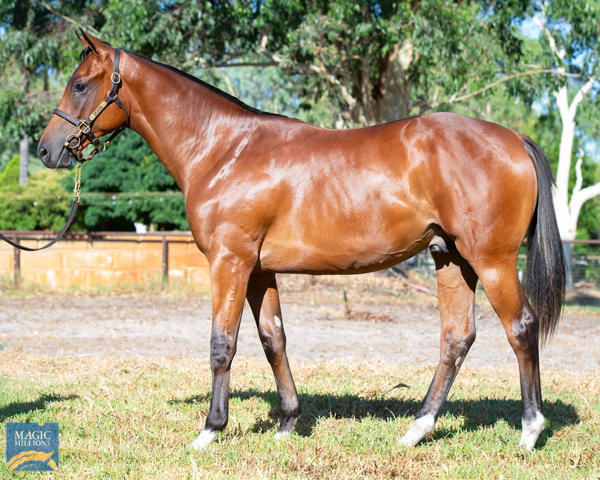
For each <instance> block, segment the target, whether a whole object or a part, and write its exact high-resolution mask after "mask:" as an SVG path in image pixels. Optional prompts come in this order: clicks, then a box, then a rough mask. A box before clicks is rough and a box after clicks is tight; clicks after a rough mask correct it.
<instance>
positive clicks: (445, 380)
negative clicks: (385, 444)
mask: <svg viewBox="0 0 600 480" xmlns="http://www.w3.org/2000/svg"><path fill="white" fill-rule="evenodd" d="M432 250H433V249H432ZM432 256H433V259H434V260H435V267H436V273H437V283H438V302H439V309H440V318H441V335H440V361H439V363H438V367H437V370H436V371H435V375H434V377H433V381H432V382H431V386H430V387H429V390H428V392H427V395H426V396H425V400H424V401H423V405H422V406H421V409H420V410H419V412H418V413H417V415H416V416H415V421H414V422H413V424H412V425H411V427H410V429H409V430H408V432H407V433H406V435H404V436H403V437H402V439H401V440H400V443H402V444H404V445H416V444H417V443H419V442H420V441H421V439H422V438H423V437H424V436H425V435H426V434H427V433H429V432H431V431H432V430H433V427H434V425H435V421H436V418H437V416H438V415H439V413H440V410H441V408H442V405H443V404H444V402H445V401H446V397H447V396H448V391H449V390H450V387H451V386H452V382H453V381H454V378H455V377H456V374H457V373H458V370H459V368H460V366H461V364H462V362H463V360H464V359H465V356H466V355H467V352H468V351H469V348H470V347H471V345H472V344H473V342H474V341H475V317H474V306H475V288H476V286H477V276H476V275H475V273H474V272H473V270H472V269H471V267H470V266H469V264H468V263H467V262H466V260H465V259H464V258H462V257H461V256H460V254H459V253H458V251H457V250H456V247H455V246H454V245H451V246H450V247H449V251H448V252H443V251H441V249H436V250H435V251H432Z"/></svg>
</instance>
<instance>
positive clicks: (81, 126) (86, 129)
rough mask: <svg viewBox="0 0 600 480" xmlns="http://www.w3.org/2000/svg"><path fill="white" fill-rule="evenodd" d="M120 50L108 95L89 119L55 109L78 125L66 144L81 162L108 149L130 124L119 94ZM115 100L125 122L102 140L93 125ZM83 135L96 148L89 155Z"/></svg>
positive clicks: (68, 120) (63, 117)
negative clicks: (84, 153)
mask: <svg viewBox="0 0 600 480" xmlns="http://www.w3.org/2000/svg"><path fill="white" fill-rule="evenodd" d="M120 52H121V51H120V49H118V48H115V55H114V64H113V71H112V73H111V75H110V81H111V86H110V90H109V92H108V95H107V96H106V98H105V99H104V100H102V101H101V102H100V104H99V105H98V106H97V107H96V108H95V109H94V110H93V111H92V113H90V116H89V117H88V118H87V119H85V120H77V119H76V118H75V117H73V116H71V115H69V114H68V113H66V112H63V111H62V110H59V109H58V108H56V109H54V112H53V113H54V114H55V115H58V116H59V117H60V118H62V119H64V120H66V121H67V122H69V123H71V124H73V125H75V126H76V127H77V132H76V133H72V134H70V135H69V136H67V138H66V139H65V144H64V146H65V148H66V149H67V150H68V151H69V153H71V155H73V156H74V157H75V159H76V160H77V161H78V162H80V163H83V162H86V161H88V160H91V159H92V158H94V157H95V156H96V155H97V154H98V153H100V148H102V151H104V150H106V147H107V146H108V144H109V143H110V142H112V141H113V140H114V138H115V137H116V136H117V135H118V134H119V133H121V132H122V131H123V130H125V128H127V127H128V126H129V114H128V113H127V110H126V109H125V106H124V105H123V102H121V100H120V99H119V96H118V92H119V88H120V87H121V85H122V84H123V82H122V80H121V75H120V74H119V56H120ZM113 102H114V103H116V104H117V105H118V106H119V108H120V109H121V110H123V112H124V113H125V117H126V120H125V124H124V125H123V126H121V127H119V128H118V129H117V130H115V131H114V132H113V133H112V134H111V135H110V136H109V137H108V139H107V140H105V141H102V140H100V139H99V138H98V137H96V135H94V133H93V132H92V125H93V124H94V122H95V121H96V119H97V118H98V117H99V116H100V115H101V114H102V112H104V110H105V109H106V107H108V106H109V105H110V104H111V103H113ZM83 137H86V138H87V140H89V142H90V143H91V144H93V145H94V149H93V150H92V151H91V152H90V153H89V154H88V155H85V156H84V155H83V148H82V147H83V143H84V141H85V139H84V140H83V141H82V138H83Z"/></svg>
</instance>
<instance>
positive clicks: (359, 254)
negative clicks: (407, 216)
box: [260, 222, 433, 273]
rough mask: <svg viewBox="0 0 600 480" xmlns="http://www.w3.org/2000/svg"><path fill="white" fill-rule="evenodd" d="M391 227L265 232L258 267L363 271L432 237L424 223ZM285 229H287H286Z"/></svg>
mask: <svg viewBox="0 0 600 480" xmlns="http://www.w3.org/2000/svg"><path fill="white" fill-rule="evenodd" d="M403 223H404V225H396V226H395V228H392V229H387V230H384V229H375V230H361V229H358V230H357V229H348V228H347V227H346V228H344V226H339V229H336V228H331V227H332V226H331V225H326V226H324V227H323V228H321V229H318V230H315V231H311V232H303V233H304V234H303V235H299V234H298V233H299V232H293V231H292V230H291V229H279V230H276V231H272V232H269V233H268V234H267V236H266V237H265V240H264V242H263V245H262V248H261V252H260V267H261V269H262V270H265V271H274V272H281V273H363V272H369V271H374V270H379V269H382V268H386V267H389V266H391V265H395V264H396V263H399V262H401V261H403V260H406V259H407V258H410V257H412V256H413V255H415V254H416V253H418V252H420V251H421V250H423V249H424V248H425V247H426V246H427V245H428V243H429V241H430V240H431V237H432V235H433V234H432V232H430V231H429V229H428V226H426V225H417V224H415V223H411V222H403ZM286 230H287V231H286Z"/></svg>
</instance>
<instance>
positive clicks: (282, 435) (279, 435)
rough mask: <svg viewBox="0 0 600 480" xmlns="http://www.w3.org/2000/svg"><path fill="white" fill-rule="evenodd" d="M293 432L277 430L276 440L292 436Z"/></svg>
mask: <svg viewBox="0 0 600 480" xmlns="http://www.w3.org/2000/svg"><path fill="white" fill-rule="evenodd" d="M290 433H291V432H277V433H276V434H275V439H276V440H283V439H284V438H287V437H289V436H290Z"/></svg>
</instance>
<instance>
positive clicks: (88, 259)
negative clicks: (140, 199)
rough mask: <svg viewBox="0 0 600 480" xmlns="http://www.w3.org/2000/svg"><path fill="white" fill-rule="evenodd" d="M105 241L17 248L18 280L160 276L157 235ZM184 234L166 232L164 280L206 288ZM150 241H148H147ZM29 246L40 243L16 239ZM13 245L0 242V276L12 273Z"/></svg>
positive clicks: (79, 282) (97, 281) (105, 281)
mask: <svg viewBox="0 0 600 480" xmlns="http://www.w3.org/2000/svg"><path fill="white" fill-rule="evenodd" d="M105 238H106V239H107V240H110V241H107V240H98V239H89V240H88V239H86V240H64V241H60V242H58V243H57V244H56V245H54V246H52V247H50V248H49V249H47V250H41V251H39V252H25V251H22V252H21V254H20V255H21V278H22V279H23V280H25V281H29V282H34V283H37V284H41V285H46V286H49V287H69V286H80V287H94V286H100V285H115V284H119V283H129V284H131V283H144V282H151V281H155V282H156V281H160V280H161V278H162V272H163V264H162V243H161V241H160V238H158V237H148V236H138V235H135V234H132V235H127V236H123V235H118V236H117V235H114V236H112V237H111V236H106V237H105ZM190 239H191V237H190V236H189V235H169V236H167V240H168V241H169V243H168V252H169V255H168V259H169V261H168V264H169V283H175V284H176V283H179V282H181V283H190V284H192V285H194V286H198V287H207V286H209V283H210V282H209V275H208V263H207V261H206V258H205V257H204V255H202V253H200V251H199V250H198V248H197V247H196V245H195V244H194V243H171V242H172V241H186V242H189V241H190ZM150 240H153V241H150ZM21 243H22V244H23V245H26V246H29V247H37V246H41V245H43V244H44V243H46V241H37V240H22V241H21ZM13 271H14V270H13V248H12V247H11V246H9V245H7V244H5V243H3V242H2V243H1V244H0V274H2V275H3V276H6V277H8V276H9V277H11V278H12V276H13Z"/></svg>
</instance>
